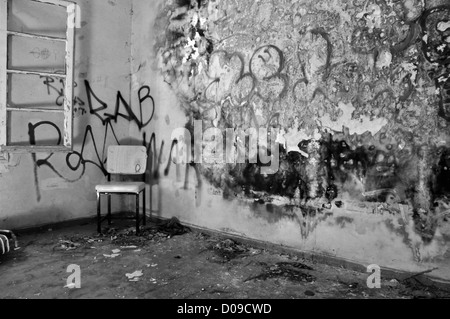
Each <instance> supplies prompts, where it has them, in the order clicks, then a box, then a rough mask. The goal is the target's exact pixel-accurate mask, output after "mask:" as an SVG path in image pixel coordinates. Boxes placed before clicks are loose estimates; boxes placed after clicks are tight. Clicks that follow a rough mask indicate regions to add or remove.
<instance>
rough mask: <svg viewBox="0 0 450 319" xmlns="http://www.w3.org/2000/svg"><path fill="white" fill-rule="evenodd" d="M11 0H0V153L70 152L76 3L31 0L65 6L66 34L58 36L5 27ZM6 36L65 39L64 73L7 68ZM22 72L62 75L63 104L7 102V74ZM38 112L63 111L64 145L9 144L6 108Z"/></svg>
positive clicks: (60, 0) (10, 110) (55, 0)
mask: <svg viewBox="0 0 450 319" xmlns="http://www.w3.org/2000/svg"><path fill="white" fill-rule="evenodd" d="M9 1H13V0H0V152H2V153H36V152H52V153H54V152H70V151H72V150H73V97H74V92H73V90H74V62H75V27H76V21H77V16H76V15H77V13H78V12H77V8H78V6H77V4H76V3H74V2H71V1H63V0H30V1H33V2H39V3H43V4H51V5H57V6H61V7H65V8H66V11H67V20H66V37H65V38H58V37H51V36H43V35H37V34H30V33H24V32H15V31H9V30H8V15H9V14H8V13H9V12H8V2H9ZM8 36H21V37H25V38H34V39H41V40H48V41H64V42H65V44H66V45H65V51H66V52H65V59H64V60H65V73H64V74H56V73H49V72H36V71H22V70H14V69H8ZM9 74H25V75H39V76H50V77H56V78H64V79H65V80H64V103H63V108H62V110H61V109H54V108H33V109H25V108H23V109H19V108H13V107H9V105H8V75H9ZM24 111H26V112H37V113H41V114H43V113H48V112H53V113H55V112H57V113H64V125H63V129H64V134H63V139H62V141H63V145H56V146H55V145H8V131H9V129H10V128H11V127H10V123H8V112H24Z"/></svg>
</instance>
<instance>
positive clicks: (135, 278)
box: [125, 270, 144, 281]
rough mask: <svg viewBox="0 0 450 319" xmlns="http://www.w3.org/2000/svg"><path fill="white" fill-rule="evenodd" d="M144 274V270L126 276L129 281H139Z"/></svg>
mask: <svg viewBox="0 0 450 319" xmlns="http://www.w3.org/2000/svg"><path fill="white" fill-rule="evenodd" d="M143 275H144V274H143V273H142V270H136V271H135V272H133V273H131V274H125V276H127V278H128V279H129V281H138V280H139V277H142V276H143Z"/></svg>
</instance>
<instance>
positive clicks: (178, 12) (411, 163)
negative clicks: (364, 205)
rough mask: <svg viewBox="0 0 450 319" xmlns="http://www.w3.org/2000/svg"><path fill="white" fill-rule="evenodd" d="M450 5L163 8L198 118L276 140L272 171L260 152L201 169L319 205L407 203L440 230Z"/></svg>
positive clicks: (164, 57) (207, 4) (232, 185)
mask: <svg viewBox="0 0 450 319" xmlns="http://www.w3.org/2000/svg"><path fill="white" fill-rule="evenodd" d="M441 2H442V1H441ZM441 2H439V1H435V3H434V4H431V2H423V1H418V0H417V1H415V0H414V1H405V0H397V1H394V0H392V1H391V0H368V1H358V0H345V1H289V0H282V1H276V2H275V1H271V0H262V1H245V2H239V3H238V2H236V1H232V0H225V1H220V2H219V1H198V0H192V1H172V2H168V3H165V4H164V5H162V7H161V9H160V14H159V16H158V18H157V20H156V22H155V26H154V27H155V30H157V32H156V33H157V34H160V36H158V37H157V40H156V44H155V45H154V52H155V56H156V57H157V59H158V61H157V67H158V68H159V70H160V71H161V73H162V75H163V77H164V81H165V82H166V83H167V84H168V85H170V87H171V88H172V89H173V91H174V92H175V93H176V94H177V96H178V98H179V100H180V104H181V105H182V107H183V109H184V111H185V113H186V115H187V116H188V118H190V119H191V120H190V121H191V122H192V121H193V120H202V121H203V127H204V128H205V129H207V128H210V127H215V128H219V129H222V130H223V131H224V130H225V129H226V128H234V129H236V128H238V129H244V130H245V129H247V128H249V127H256V128H259V127H266V128H273V129H274V130H275V132H276V134H274V135H273V136H271V138H272V139H274V140H275V141H276V142H277V143H278V145H279V148H280V159H279V162H280V164H279V169H278V171H277V172H276V173H275V174H271V175H267V174H262V173H261V163H244V164H235V165H229V164H222V165H218V164H211V165H208V164H205V163H204V164H202V165H201V172H202V174H203V175H204V176H205V177H206V178H207V179H208V180H209V181H210V182H211V183H213V185H215V186H216V187H218V188H220V189H222V190H223V192H224V194H242V195H243V196H245V197H247V198H251V199H255V200H258V201H261V202H266V203H271V202H274V201H275V200H279V199H280V198H283V199H285V202H286V203H287V204H289V205H292V204H294V205H296V206H299V207H302V208H303V209H304V210H305V211H315V212H316V213H317V212H324V211H327V210H328V209H330V208H331V207H333V206H334V207H336V206H339V207H345V205H347V204H348V203H350V202H353V201H359V202H372V203H375V204H376V205H375V206H374V207H375V208H374V209H372V212H374V213H379V214H391V215H400V214H401V211H402V207H409V208H410V209H411V215H412V218H413V219H414V221H415V227H416V231H417V232H418V233H419V234H420V235H421V236H422V238H423V240H424V241H430V240H431V239H432V238H433V236H434V234H435V231H436V227H437V225H439V224H442V223H444V222H445V221H446V220H447V219H448V217H449V216H450V211H449V210H448V209H446V208H443V207H448V205H449V203H450V192H449V191H450V180H449V179H448V174H449V173H448V172H449V166H448V164H449V150H450V135H449V134H448V128H449V125H450V116H449V114H450V112H449V109H450V98H449V92H450V90H449V88H450V68H449V66H450V60H449V59H448V57H449V56H450V23H449V20H450V19H449V16H450V6H449V5H448V4H447V3H445V2H442V3H441ZM189 126H190V125H188V127H189ZM311 207H314V208H315V210H311V209H310V208H311ZM371 207H372V206H371Z"/></svg>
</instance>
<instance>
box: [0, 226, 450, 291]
mask: <svg viewBox="0 0 450 319" xmlns="http://www.w3.org/2000/svg"><path fill="white" fill-rule="evenodd" d="M130 226H131V224H130V225H127V224H125V225H124V224H123V223H122V224H113V226H112V227H111V228H109V229H106V230H105V234H104V235H103V236H99V235H97V234H96V232H95V224H88V225H82V226H75V227H67V228H62V229H53V230H52V229H46V230H45V231H42V232H36V233H32V234H23V235H20V234H19V237H18V241H19V247H20V248H19V249H17V250H15V251H13V252H12V253H10V254H9V255H6V256H0V298H30V299H33V298H37V299H39V298H45V299H48V298H52V299H53V298H57V299H59V298H63V299H73V298H89V299H93V298H120V299H122V298H125V299H132V298H149V299H152V298H167V299H171V298H177V299H197V298H206V299H208V298H214V299H229V298H233V299H234V298H255V299H260V298H268V299H272V298H283V299H292V298H295V299H301V298H345V299H352V298H358V299H359V298H363V299H364V298H390V299H391V298H450V291H446V290H443V289H442V288H437V287H435V286H433V285H431V284H430V281H429V280H428V279H427V278H425V277H424V276H415V277H411V278H409V279H399V280H396V279H386V278H382V281H381V288H380V289H369V288H368V287H367V285H366V280H367V277H368V275H369V274H368V273H360V272H355V271H352V270H346V269H343V268H339V267H332V266H328V265H324V264H319V263H315V262H312V261H310V260H303V259H300V258H299V257H298V256H295V255H287V254H283V253H279V252H276V251H268V250H264V249H260V248H255V247H251V246H249V245H248V244H243V243H239V242H237V241H235V240H231V239H227V238H226V237H220V238H219V237H214V236H211V235H208V234H205V233H201V232H199V231H193V230H191V231H189V229H186V228H184V227H183V226H182V225H181V224H178V223H176V221H175V223H173V224H168V223H167V222H166V223H165V224H163V225H159V224H156V223H152V224H151V225H149V226H147V227H146V229H145V230H144V231H143V232H142V234H141V235H140V236H136V235H135V234H134V231H133V228H131V227H130ZM69 265H78V266H79V267H80V271H81V277H80V278H81V288H80V289H71V288H70V285H69V287H67V286H66V285H67V283H68V282H67V278H68V276H69V275H71V273H69V272H67V269H68V266H69ZM72 282H73V281H72ZM69 283H70V282H69ZM65 286H66V287H65Z"/></svg>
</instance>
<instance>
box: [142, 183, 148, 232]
mask: <svg viewBox="0 0 450 319" xmlns="http://www.w3.org/2000/svg"><path fill="white" fill-rule="evenodd" d="M142 194H143V196H142V197H143V200H144V203H143V204H142V205H143V209H144V216H142V218H143V219H144V220H143V224H144V226H145V225H147V216H146V214H147V213H146V211H145V200H146V198H145V188H144V191H143V192H142Z"/></svg>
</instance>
